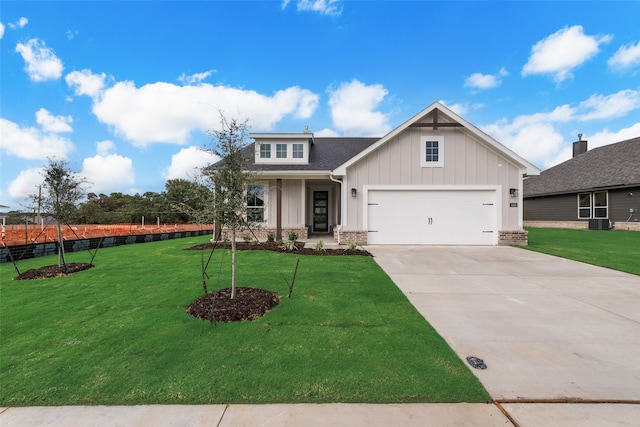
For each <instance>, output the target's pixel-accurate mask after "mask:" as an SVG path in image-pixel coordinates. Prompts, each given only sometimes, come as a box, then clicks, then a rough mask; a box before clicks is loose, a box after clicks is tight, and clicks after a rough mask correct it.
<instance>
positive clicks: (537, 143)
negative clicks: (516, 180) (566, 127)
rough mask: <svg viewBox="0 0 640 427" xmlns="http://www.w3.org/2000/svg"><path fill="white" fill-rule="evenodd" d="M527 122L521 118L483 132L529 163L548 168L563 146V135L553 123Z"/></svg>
mask: <svg viewBox="0 0 640 427" xmlns="http://www.w3.org/2000/svg"><path fill="white" fill-rule="evenodd" d="M527 121H528V120H526V118H525V117H520V118H519V119H516V120H515V121H514V122H512V123H504V122H498V123H496V124H492V125H489V126H485V127H483V130H484V131H485V132H486V133H488V134H489V135H491V136H493V137H494V138H495V139H496V140H498V141H500V142H501V143H502V144H504V145H506V146H507V147H509V148H510V149H512V150H513V151H515V152H516V153H518V154H519V155H520V156H522V157H524V158H525V159H527V160H528V161H530V162H532V163H533V164H536V165H543V168H546V167H548V164H547V162H548V160H549V159H550V158H553V157H554V156H555V155H557V153H558V150H559V149H560V147H561V145H562V142H563V138H562V135H561V134H560V133H559V132H558V131H557V130H556V129H555V128H554V126H553V125H552V124H551V123H544V122H536V121H532V122H530V123H526V122H527ZM525 123H526V124H525Z"/></svg>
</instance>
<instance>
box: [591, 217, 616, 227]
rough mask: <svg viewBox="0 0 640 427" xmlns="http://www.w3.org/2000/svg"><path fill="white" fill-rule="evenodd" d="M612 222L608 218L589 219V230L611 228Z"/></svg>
mask: <svg viewBox="0 0 640 427" xmlns="http://www.w3.org/2000/svg"><path fill="white" fill-rule="evenodd" d="M609 229H611V222H610V221H609V220H608V219H607V218H595V219H590V220H589V230H609Z"/></svg>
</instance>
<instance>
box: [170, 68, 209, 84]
mask: <svg viewBox="0 0 640 427" xmlns="http://www.w3.org/2000/svg"><path fill="white" fill-rule="evenodd" d="M214 71H215V70H209V71H204V72H202V73H196V74H191V75H186V74H185V73H182V74H181V75H180V77H178V81H179V82H182V83H184V84H186V85H198V84H200V83H202V81H203V80H204V79H206V78H207V77H209V76H210V75H211V74H213V73H214Z"/></svg>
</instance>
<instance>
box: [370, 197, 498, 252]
mask: <svg viewBox="0 0 640 427" xmlns="http://www.w3.org/2000/svg"><path fill="white" fill-rule="evenodd" d="M498 194H499V192H498V188H497V187H490V188H488V187H474V188H470V187H460V188H458V187H448V188H436V187H432V188H425V187H400V188H391V187H389V188H368V189H367V191H366V195H367V197H366V201H365V204H366V218H367V236H368V243H369V244H416V245H495V244H497V243H498V224H499V223H500V220H499V209H498V207H499V200H498Z"/></svg>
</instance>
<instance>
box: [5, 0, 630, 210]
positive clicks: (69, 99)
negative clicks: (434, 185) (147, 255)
mask: <svg viewBox="0 0 640 427" xmlns="http://www.w3.org/2000/svg"><path fill="white" fill-rule="evenodd" d="M639 17H640V2H638V1H621V2H618V1H587V2H581V1H564V2H562V1H560V2H551V1H532V2H527V1H447V2H439V1H410V2H402V1H375V2H370V1H334V0H315V1H314V0H301V1H295V0H285V1H253V2H244V1H233V2H222V1H204V0H202V1H181V2H172V1H136V2H128V1H105V2H101V1H43V2H37V1H5V0H2V1H1V2H0V23H1V24H0V48H1V52H0V91H1V92H0V94H1V96H0V156H1V158H0V162H1V163H0V167H1V172H0V180H1V181H0V204H3V205H9V206H11V208H12V209H21V206H20V203H21V200H22V199H23V198H24V197H25V195H27V194H35V193H36V192H37V188H36V186H37V185H38V184H39V183H41V182H42V176H41V174H40V170H41V168H42V167H43V166H44V165H45V164H46V163H47V158H50V157H55V158H59V159H65V160H66V161H67V162H68V164H69V166H70V167H71V168H72V169H73V170H74V171H76V172H78V173H81V174H82V175H83V176H84V177H85V178H87V180H88V181H89V182H90V183H91V186H90V188H89V190H90V191H92V192H95V193H106V194H109V193H112V192H122V193H128V194H135V193H141V194H142V193H144V192H146V191H155V192H160V191H163V190H164V183H165V182H166V180H167V179H175V178H190V177H194V176H195V175H196V172H195V171H196V169H197V168H198V167H202V166H204V165H206V164H207V163H210V162H211V161H212V160H213V159H211V158H210V157H208V156H207V155H206V154H205V153H203V152H202V151H201V150H199V148H202V147H204V146H206V144H207V143H208V142H209V141H210V137H209V136H208V135H207V134H206V130H207V129H212V128H215V127H216V126H218V124H219V116H218V110H222V111H223V112H224V114H225V115H226V116H228V117H237V118H240V119H243V118H248V119H249V123H250V125H251V130H252V131H254V132H300V131H302V130H303V129H304V127H305V126H309V129H310V130H311V131H313V132H314V133H315V134H316V135H319V136H330V135H341V136H382V135H384V134H385V133H387V132H388V131H390V130H391V129H393V128H395V127H396V126H398V125H400V124H401V123H402V122H404V121H405V120H407V119H408V118H410V117H412V116H413V115H414V114H416V113H417V112H419V111H420V110H422V109H423V108H425V107H426V106H428V105H429V104H431V103H432V102H434V101H441V102H443V103H445V104H446V105H447V106H448V107H449V108H451V109H453V110H454V111H456V112H457V113H458V114H460V115H461V116H462V117H464V118H465V119H466V120H467V121H469V122H471V123H473V124H474V125H476V126H478V127H479V128H480V129H482V130H484V131H485V132H487V133H488V134H490V135H491V136H493V137H494V138H495V139H497V140H498V141H500V142H501V143H503V144H504V145H506V146H508V147H509V148H511V149H513V150H514V151H516V152H517V153H518V154H520V155H521V156H523V157H525V158H526V159H527V160H529V161H531V162H532V163H534V164H536V165H537V166H539V167H540V168H542V169H545V168H548V167H550V166H552V165H554V164H557V163H559V162H561V161H564V160H566V159H568V158H569V157H570V149H571V143H572V142H573V141H575V140H576V139H577V134H578V133H582V134H583V135H584V136H583V138H584V139H587V140H589V148H595V147H597V146H601V145H605V144H609V143H613V142H617V141H621V140H624V139H628V138H631V137H636V136H639V135H640V25H638V19H639Z"/></svg>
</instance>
